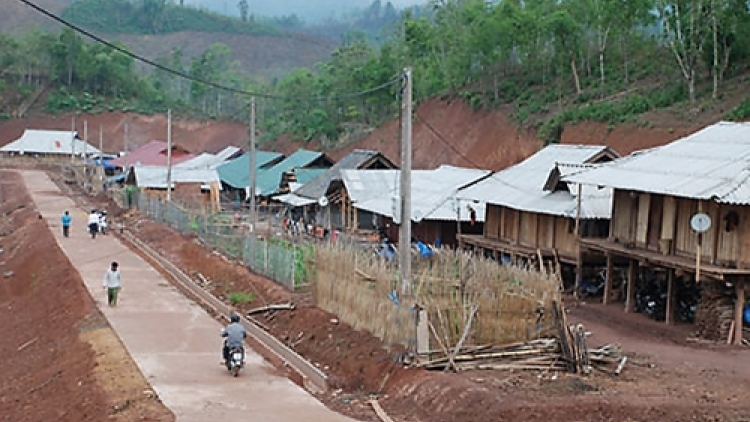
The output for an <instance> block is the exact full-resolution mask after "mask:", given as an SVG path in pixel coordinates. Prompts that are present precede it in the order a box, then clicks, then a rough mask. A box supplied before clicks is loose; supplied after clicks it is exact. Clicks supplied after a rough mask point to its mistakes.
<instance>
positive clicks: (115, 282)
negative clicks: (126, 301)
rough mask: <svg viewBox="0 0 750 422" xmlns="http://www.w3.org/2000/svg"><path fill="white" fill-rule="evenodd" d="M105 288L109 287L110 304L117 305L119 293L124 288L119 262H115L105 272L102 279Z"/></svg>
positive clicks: (108, 298)
mask: <svg viewBox="0 0 750 422" xmlns="http://www.w3.org/2000/svg"><path fill="white" fill-rule="evenodd" d="M102 284H103V285H104V288H105V289H107V304H108V305H109V306H117V294H118V293H119V292H120V289H121V288H122V284H121V281H120V270H119V265H118V264H117V262H113V263H112V264H111V265H110V267H109V270H107V272H106V273H105V274H104V280H103V281H102Z"/></svg>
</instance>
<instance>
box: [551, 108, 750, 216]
mask: <svg viewBox="0 0 750 422" xmlns="http://www.w3.org/2000/svg"><path fill="white" fill-rule="evenodd" d="M748 178H750V123H731V122H719V123H717V124H714V125H712V126H708V127H706V128H704V129H702V130H700V131H698V132H696V133H693V134H692V135H689V136H686V137H684V138H681V139H678V140H676V141H674V142H672V143H670V144H667V145H664V146H661V147H657V148H652V149H649V150H645V151H638V152H634V153H633V154H631V155H629V156H627V157H624V158H622V159H619V160H616V161H614V162H612V163H608V164H605V165H601V166H598V167H596V168H594V169H591V170H587V171H582V172H578V173H574V174H571V175H568V176H566V177H565V180H567V181H570V182H574V183H583V184H589V185H599V186H608V187H612V188H616V189H622V190H633V191H639V192H650V193H657V194H663V195H671V196H678V197H683V198H693V199H710V200H715V201H717V202H722V203H731V204H742V205H748V204H750V186H749V185H750V182H748Z"/></svg>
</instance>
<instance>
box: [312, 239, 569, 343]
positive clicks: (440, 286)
mask: <svg viewBox="0 0 750 422" xmlns="http://www.w3.org/2000/svg"><path fill="white" fill-rule="evenodd" d="M413 259H414V262H413V265H412V269H413V275H412V280H413V289H412V294H411V295H409V296H408V297H399V296H400V295H398V294H396V292H398V291H399V270H398V264H394V263H390V262H385V261H384V260H382V259H379V258H377V257H376V256H375V254H373V253H371V252H370V253H368V252H367V251H363V250H362V249H361V248H357V247H356V246H347V245H339V246H321V247H319V248H317V253H316V259H315V263H316V265H315V266H316V271H315V272H316V275H315V290H314V295H315V299H316V302H317V305H318V306H319V307H321V308H323V309H325V310H327V311H329V312H332V313H334V314H336V315H338V316H339V318H340V319H341V320H342V321H344V322H346V323H348V324H350V325H352V326H353V327H354V328H357V329H364V330H367V331H370V332H371V333H373V334H374V335H375V336H377V337H379V338H381V339H383V340H385V341H386V342H389V343H391V344H401V345H404V346H409V347H410V346H414V344H415V342H416V337H417V334H416V333H417V328H416V325H417V322H416V321H417V318H416V315H417V312H415V309H423V310H425V311H426V315H427V325H428V327H429V333H430V334H429V337H430V347H431V348H432V349H437V348H438V346H440V347H441V348H453V347H455V346H456V345H459V346H468V345H472V344H473V345H485V344H506V343H511V342H517V341H528V340H532V339H537V338H541V337H543V336H545V335H549V334H550V333H551V332H553V331H552V330H554V329H555V328H556V326H555V321H554V320H553V317H552V315H553V312H552V304H553V302H554V301H558V302H559V298H560V293H559V291H560V280H559V278H558V276H557V275H556V273H555V272H554V271H541V272H540V271H538V270H537V269H530V268H524V267H518V266H511V265H500V264H499V263H498V262H497V261H493V260H490V259H486V258H483V257H479V256H476V255H473V254H471V253H468V252H457V251H451V250H441V251H440V252H439V253H438V254H437V255H436V256H435V257H433V258H431V259H429V260H423V259H420V258H418V257H417V256H414V257H413ZM423 315H424V313H423ZM462 338H463V341H462Z"/></svg>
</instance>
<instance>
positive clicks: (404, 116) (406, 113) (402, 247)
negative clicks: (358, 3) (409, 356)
mask: <svg viewBox="0 0 750 422" xmlns="http://www.w3.org/2000/svg"><path fill="white" fill-rule="evenodd" d="M411 95H412V79H411V68H406V69H405V71H404V91H403V97H402V103H401V188H400V192H401V228H400V230H399V239H398V246H399V251H400V253H401V256H400V259H399V270H400V272H401V294H402V295H403V296H408V295H410V294H411V292H412V283H411V155H412V150H411V135H412V129H411V119H412V102H411V100H412V98H411Z"/></svg>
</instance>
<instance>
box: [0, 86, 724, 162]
mask: <svg viewBox="0 0 750 422" xmlns="http://www.w3.org/2000/svg"><path fill="white" fill-rule="evenodd" d="M720 116H721V115H720V114H718V113H713V114H710V113H707V114H705V115H701V116H696V117H694V118H690V119H688V118H683V117H681V116H680V115H678V114H673V113H671V112H660V113H652V114H650V115H649V116H644V119H650V120H649V121H652V122H654V123H653V124H651V125H642V124H636V123H625V124H622V125H619V126H616V127H614V128H611V127H609V126H608V125H607V124H606V123H592V122H585V123H580V124H576V125H571V126H566V128H565V130H564V131H563V134H562V143H566V144H601V145H609V146H611V147H612V148H614V149H615V150H616V151H618V152H619V153H620V154H622V155H625V154H629V153H630V152H633V151H635V150H640V149H644V148H651V147H654V146H658V145H664V144H667V143H669V142H672V141H674V140H676V139H679V138H680V137H683V136H686V135H688V134H690V133H693V132H695V131H697V130H699V129H701V128H703V127H705V126H706V125H708V124H711V123H713V122H716V121H718V120H720ZM84 121H87V122H88V139H89V142H90V143H91V144H92V145H94V146H98V145H99V127H100V126H101V127H102V131H103V140H104V141H103V146H104V150H105V151H107V152H116V151H126V150H133V149H134V148H136V147H138V146H141V145H144V144H146V143H148V142H149V141H152V140H155V139H156V140H166V137H167V119H166V116H164V115H152V116H141V115H134V114H127V113H119V112H111V113H101V114H96V115H81V116H77V118H76V130H77V131H78V133H79V134H80V135H81V136H83V135H84ZM71 123H72V115H69V114H65V115H59V116H50V115H46V114H35V115H32V116H30V117H28V118H24V119H18V120H9V121H5V122H0V145H5V144H7V143H8V142H11V141H13V140H15V139H17V138H18V137H20V136H21V134H22V133H23V131H24V129H27V128H28V129H50V130H70V129H71ZM126 126H127V128H128V130H127V135H126V133H125V128H126ZM413 130H414V131H413V139H412V143H413V161H412V164H413V167H414V168H419V169H432V168H436V167H438V166H440V165H442V164H450V165H454V166H460V167H469V168H482V169H488V170H495V171H497V170H502V169H504V168H507V167H508V166H511V165H513V164H516V163H518V162H520V161H522V160H524V159H525V158H527V157H529V156H530V155H532V154H534V153H535V152H536V151H538V150H539V149H540V148H541V147H542V146H543V145H542V143H541V142H540V141H539V140H538V139H537V137H536V132H535V131H533V130H530V129H527V128H523V127H519V125H518V124H517V123H516V122H515V121H513V119H512V117H511V116H510V110H509V109H508V108H507V107H506V108H501V109H498V110H492V111H478V112H477V111H474V110H472V109H471V107H469V106H468V105H467V104H466V103H465V102H464V101H462V100H458V99H456V100H452V101H448V100H442V99H437V98H435V99H431V100H429V101H426V102H424V103H423V104H421V105H420V106H419V107H417V110H416V112H415V119H414V125H413ZM172 133H173V138H172V139H173V141H174V142H175V143H176V144H179V145H181V146H183V147H185V148H187V149H188V150H189V151H191V152H195V153H200V152H204V151H206V152H217V151H219V150H221V149H222V148H224V147H226V146H229V145H234V146H237V147H240V148H243V149H246V146H247V136H248V135H247V133H248V132H247V127H246V125H245V124H243V123H241V122H227V121H217V120H209V121H187V120H181V119H179V118H176V119H175V120H174V121H173V130H172ZM400 133H401V129H400V122H399V120H398V119H395V120H391V121H389V122H386V123H385V124H384V125H382V126H381V127H379V128H377V129H375V130H374V131H373V132H372V133H370V134H369V135H368V136H366V137H365V138H363V139H362V140H361V141H358V142H354V143H351V144H349V145H346V146H345V147H341V148H338V149H335V150H331V151H326V152H327V153H328V154H329V155H330V156H331V157H332V158H334V159H340V158H341V157H343V156H344V155H346V154H347V153H349V152H350V151H352V150H353V149H356V148H361V149H369V150H375V151H380V152H382V153H383V154H385V155H386V156H387V157H388V158H389V159H391V160H392V161H393V162H394V163H396V164H397V165H400V160H401V158H400V157H401V140H400V136H401V135H400ZM261 148H262V149H265V150H273V151H278V152H282V153H285V154H290V153H292V152H294V151H295V150H296V149H298V148H306V149H316V148H317V146H316V145H315V144H314V143H310V144H307V143H303V142H299V141H294V140H292V139H289V138H288V137H282V138H280V139H278V140H277V141H276V142H274V143H271V144H266V145H263V146H262V147H261Z"/></svg>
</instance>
